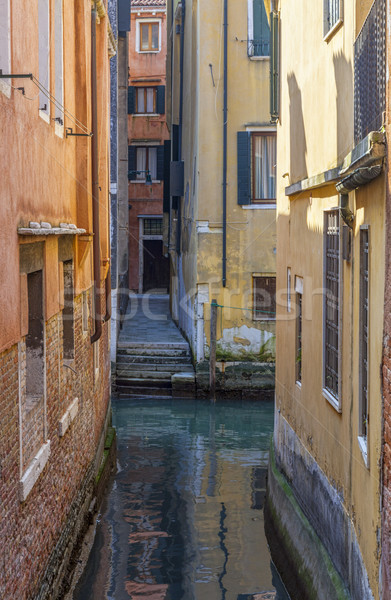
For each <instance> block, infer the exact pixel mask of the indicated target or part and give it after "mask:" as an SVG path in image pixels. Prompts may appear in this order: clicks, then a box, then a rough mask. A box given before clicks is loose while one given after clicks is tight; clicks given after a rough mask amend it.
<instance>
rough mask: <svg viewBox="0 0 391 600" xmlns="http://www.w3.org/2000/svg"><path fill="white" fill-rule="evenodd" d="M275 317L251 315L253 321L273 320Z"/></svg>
mask: <svg viewBox="0 0 391 600" xmlns="http://www.w3.org/2000/svg"><path fill="white" fill-rule="evenodd" d="M275 320H276V317H254V316H253V321H274V322H275Z"/></svg>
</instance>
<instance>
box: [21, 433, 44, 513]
mask: <svg viewBox="0 0 391 600" xmlns="http://www.w3.org/2000/svg"><path fill="white" fill-rule="evenodd" d="M49 456H50V440H48V441H47V442H46V443H45V444H43V445H42V446H41V448H40V449H39V450H38V452H37V454H36V455H35V456H34V458H33V460H32V461H31V463H30V465H29V467H28V469H27V471H26V472H25V474H24V475H23V477H22V479H21V480H20V481H19V499H20V501H21V502H25V500H26V499H27V496H28V495H29V493H30V492H31V490H32V489H33V487H34V484H35V482H36V481H37V479H38V477H39V476H40V474H41V473H42V471H43V470H44V468H45V466H46V463H47V462H48V460H49Z"/></svg>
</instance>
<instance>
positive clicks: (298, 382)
mask: <svg viewBox="0 0 391 600" xmlns="http://www.w3.org/2000/svg"><path fill="white" fill-rule="evenodd" d="M296 387H297V388H298V389H299V390H301V381H298V380H297V379H296Z"/></svg>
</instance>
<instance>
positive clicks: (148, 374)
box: [117, 368, 171, 384]
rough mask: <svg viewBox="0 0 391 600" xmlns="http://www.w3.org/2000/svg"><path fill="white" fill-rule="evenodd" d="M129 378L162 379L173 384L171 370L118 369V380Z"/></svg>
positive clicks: (136, 379) (138, 379) (141, 379)
mask: <svg viewBox="0 0 391 600" xmlns="http://www.w3.org/2000/svg"><path fill="white" fill-rule="evenodd" d="M120 379H127V380H133V381H143V380H147V381H148V380H150V381H154V382H155V381H161V380H165V381H168V382H169V383H170V384H171V373H170V372H169V371H166V372H164V371H163V372H159V371H132V370H131V369H123V368H120V369H117V381H119V380H120Z"/></svg>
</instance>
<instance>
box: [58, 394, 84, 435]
mask: <svg viewBox="0 0 391 600" xmlns="http://www.w3.org/2000/svg"><path fill="white" fill-rule="evenodd" d="M78 412H79V399H78V398H75V399H74V400H73V402H72V403H71V404H70V406H69V407H68V408H67V410H66V411H65V413H64V414H63V416H62V417H61V419H60V420H59V422H58V435H59V437H63V436H64V435H65V433H66V431H67V429H68V428H69V427H70V425H71V423H72V421H74V419H75V417H76V415H77V413H78Z"/></svg>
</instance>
